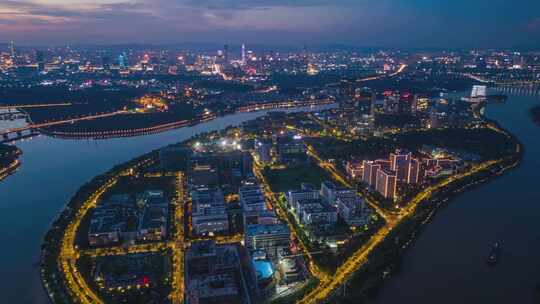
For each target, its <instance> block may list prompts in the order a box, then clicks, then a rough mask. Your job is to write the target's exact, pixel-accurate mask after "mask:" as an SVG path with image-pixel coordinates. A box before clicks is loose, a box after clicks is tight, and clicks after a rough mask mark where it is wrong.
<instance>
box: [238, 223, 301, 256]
mask: <svg viewBox="0 0 540 304" xmlns="http://www.w3.org/2000/svg"><path fill="white" fill-rule="evenodd" d="M290 236H291V232H290V230H289V227H287V225H283V224H278V225H249V226H248V227H246V233H245V244H246V247H247V248H248V249H249V250H250V251H255V250H261V251H264V252H266V254H267V255H268V256H270V257H277V254H278V251H279V250H280V249H282V248H289V245H290V241H291V237H290Z"/></svg>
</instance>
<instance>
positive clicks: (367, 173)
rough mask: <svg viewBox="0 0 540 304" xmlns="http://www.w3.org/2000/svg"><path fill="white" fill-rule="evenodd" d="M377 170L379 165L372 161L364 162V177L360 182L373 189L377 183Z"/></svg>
mask: <svg viewBox="0 0 540 304" xmlns="http://www.w3.org/2000/svg"><path fill="white" fill-rule="evenodd" d="M379 169H381V165H380V164H378V163H376V162H374V161H364V175H363V177H362V180H363V181H364V182H365V183H366V184H368V185H370V186H372V187H375V184H376V183H377V171H378V170H379Z"/></svg>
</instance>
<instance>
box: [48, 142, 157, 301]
mask: <svg viewBox="0 0 540 304" xmlns="http://www.w3.org/2000/svg"><path fill="white" fill-rule="evenodd" d="M158 157H159V153H158V151H157V150H154V151H152V152H150V153H147V154H144V155H143V156H140V157H137V158H135V159H132V160H130V161H128V162H126V163H123V164H121V165H118V166H116V167H114V168H113V169H111V170H110V171H108V172H106V173H104V174H102V175H99V176H96V177H95V178H93V179H92V180H91V181H90V182H88V183H86V184H85V185H83V186H82V187H81V188H80V189H79V190H78V191H77V193H76V194H75V195H74V196H73V197H72V198H71V199H70V201H69V203H68V204H67V206H66V208H65V209H64V211H63V212H62V213H61V215H60V216H59V217H58V219H56V220H55V221H54V222H53V225H52V228H51V229H50V230H49V231H48V232H47V234H46V235H45V238H44V241H43V244H42V246H41V260H40V275H41V281H42V284H43V287H44V288H45V290H46V291H47V294H48V295H49V299H50V300H51V302H52V303H65V302H68V303H70V302H73V301H74V300H75V299H81V298H87V299H89V300H90V301H91V302H92V303H94V302H97V303H99V299H98V298H97V296H96V295H95V294H94V293H93V291H92V290H90V289H89V288H88V286H87V283H86V282H85V280H84V278H82V277H81V276H80V274H79V273H78V271H77V270H76V267H77V266H76V260H77V254H76V252H77V250H76V246H75V239H76V233H77V231H78V228H79V223H80V221H81V219H82V218H83V217H84V216H85V215H86V213H87V212H88V211H89V210H90V209H91V208H92V207H93V206H95V204H96V203H97V199H98V198H99V197H100V195H101V194H103V193H104V192H105V191H106V190H107V189H109V188H110V187H111V186H112V185H114V184H115V183H116V180H117V179H118V177H119V176H121V175H126V174H129V173H130V172H132V171H134V170H136V169H138V168H141V167H142V168H144V167H145V166H147V165H148V164H151V163H153V162H155V161H156V160H157V159H158Z"/></svg>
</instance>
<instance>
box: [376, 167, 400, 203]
mask: <svg viewBox="0 0 540 304" xmlns="http://www.w3.org/2000/svg"><path fill="white" fill-rule="evenodd" d="M396 185H397V176H396V172H394V171H390V170H386V169H380V170H377V184H376V185H375V189H377V192H379V193H380V194H381V195H382V196H384V197H385V198H389V199H394V198H395V196H396Z"/></svg>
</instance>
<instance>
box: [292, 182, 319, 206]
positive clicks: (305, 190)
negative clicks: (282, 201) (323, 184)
mask: <svg viewBox="0 0 540 304" xmlns="http://www.w3.org/2000/svg"><path fill="white" fill-rule="evenodd" d="M285 196H286V198H287V202H288V204H289V206H290V207H291V208H294V209H297V208H298V201H299V200H307V199H318V198H319V197H320V192H319V190H318V189H315V188H314V186H313V185H310V184H306V183H303V184H302V187H301V189H297V190H289V191H288V192H287V193H286V194H285Z"/></svg>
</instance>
